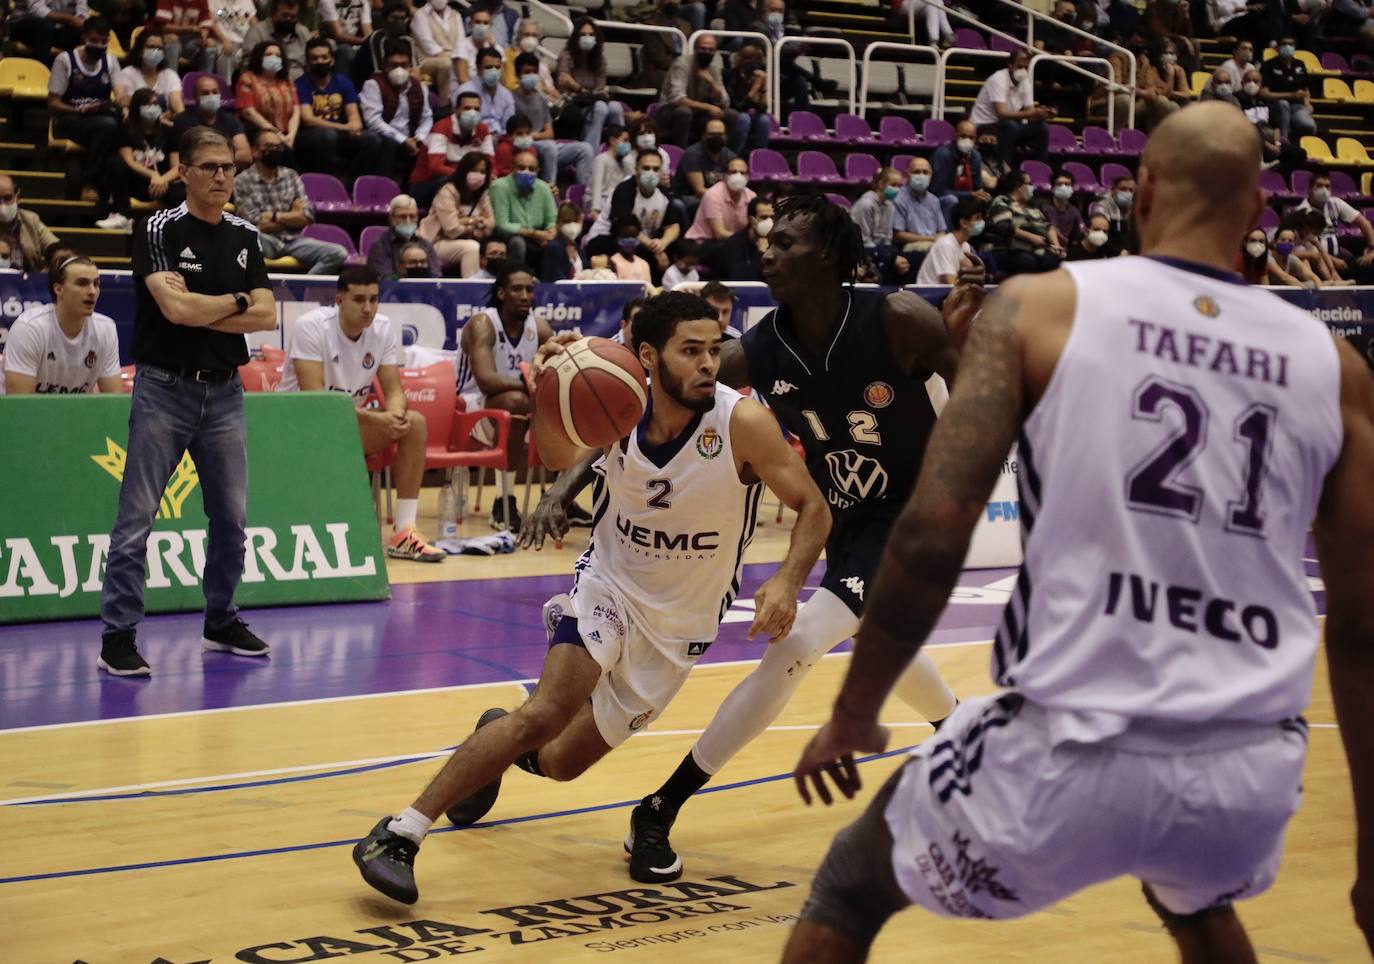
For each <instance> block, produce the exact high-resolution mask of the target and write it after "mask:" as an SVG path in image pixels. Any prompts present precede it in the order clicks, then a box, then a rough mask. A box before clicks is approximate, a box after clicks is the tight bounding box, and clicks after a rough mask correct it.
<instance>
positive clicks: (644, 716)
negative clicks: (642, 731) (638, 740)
mask: <svg viewBox="0 0 1374 964" xmlns="http://www.w3.org/2000/svg"><path fill="white" fill-rule="evenodd" d="M653 715H654V712H653V710H645V711H644V712H643V713H641V714H639V715H638V716H636V717H635V718H634V719H633V720H631V721H630V732H631V733H633V732H634V731H635V730H638V729H639V728H640V727H642V726H643V725H644V724H645V723H648V722H649V717H651V716H653Z"/></svg>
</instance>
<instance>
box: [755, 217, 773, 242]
mask: <svg viewBox="0 0 1374 964" xmlns="http://www.w3.org/2000/svg"><path fill="white" fill-rule="evenodd" d="M772 230H773V219H772V218H759V220H758V222H757V223H756V224H755V225H754V233H755V234H757V235H758V236H759V237H761V238H766V237H768V234H769V232H770V231H772Z"/></svg>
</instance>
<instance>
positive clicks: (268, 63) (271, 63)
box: [262, 54, 281, 74]
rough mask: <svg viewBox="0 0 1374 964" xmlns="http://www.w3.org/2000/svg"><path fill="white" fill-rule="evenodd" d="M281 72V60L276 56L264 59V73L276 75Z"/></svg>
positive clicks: (272, 55)
mask: <svg viewBox="0 0 1374 964" xmlns="http://www.w3.org/2000/svg"><path fill="white" fill-rule="evenodd" d="M280 71H281V58H280V57H278V56H277V55H276V54H271V55H270V56H267V57H264V58H262V72H263V73H265V74H275V73H278V72H280Z"/></svg>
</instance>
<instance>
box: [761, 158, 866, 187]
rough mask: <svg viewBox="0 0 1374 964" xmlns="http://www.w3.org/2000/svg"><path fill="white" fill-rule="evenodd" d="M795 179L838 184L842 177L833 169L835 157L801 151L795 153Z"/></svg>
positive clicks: (806, 181)
mask: <svg viewBox="0 0 1374 964" xmlns="http://www.w3.org/2000/svg"><path fill="white" fill-rule="evenodd" d="M754 153H755V154H757V153H758V151H755V152H754ZM797 180H798V181H802V182H804V183H807V184H838V183H840V182H842V181H843V180H844V178H842V177H840V172H839V171H837V170H835V159H834V158H833V157H831V156H830V155H829V154H822V153H821V152H820V151H802V152H801V153H800V154H798V155H797Z"/></svg>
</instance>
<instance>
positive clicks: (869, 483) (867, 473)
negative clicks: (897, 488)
mask: <svg viewBox="0 0 1374 964" xmlns="http://www.w3.org/2000/svg"><path fill="white" fill-rule="evenodd" d="M825 464H826V465H827V466H829V467H830V480H831V481H832V482H834V483H835V487H836V488H837V489H839V490H840V491H841V492H843V493H844V494H845V495H847V496H850V497H851V498H854V499H860V500H862V499H881V498H882V497H883V495H884V494H886V492H887V470H886V469H884V468H883V467H882V464H881V463H879V462H878V461H877V460H876V459H871V458H869V457H868V456H867V455H861V454H860V453H858V452H856V451H854V450H853V449H841V450H840V451H838V452H826V453H825Z"/></svg>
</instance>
